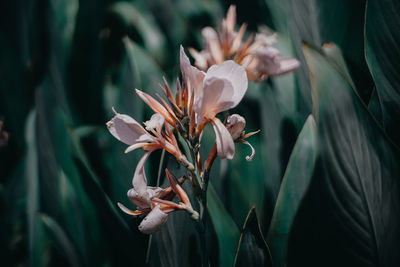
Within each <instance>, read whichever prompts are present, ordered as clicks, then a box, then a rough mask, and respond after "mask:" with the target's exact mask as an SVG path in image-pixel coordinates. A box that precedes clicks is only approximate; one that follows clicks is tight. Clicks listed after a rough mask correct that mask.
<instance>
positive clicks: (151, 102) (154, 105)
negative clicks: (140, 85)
mask: <svg viewBox="0 0 400 267" xmlns="http://www.w3.org/2000/svg"><path fill="white" fill-rule="evenodd" d="M136 93H137V94H138V95H139V97H140V98H141V99H142V100H143V101H144V102H145V103H146V104H147V105H148V106H149V107H150V108H151V109H152V110H153V111H154V112H157V113H160V114H161V115H163V116H164V118H165V120H166V121H167V122H168V123H169V124H171V125H175V123H174V120H173V118H172V117H171V115H170V114H169V113H168V111H167V109H166V108H165V107H164V106H163V105H161V104H160V103H159V102H158V101H157V100H155V99H154V98H153V97H152V96H150V95H148V94H146V93H144V92H142V91H140V90H139V89H136Z"/></svg>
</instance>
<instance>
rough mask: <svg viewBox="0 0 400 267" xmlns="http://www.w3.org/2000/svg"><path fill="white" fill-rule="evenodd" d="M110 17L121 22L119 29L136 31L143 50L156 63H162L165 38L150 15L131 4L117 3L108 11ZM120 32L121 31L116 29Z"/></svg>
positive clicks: (164, 54)
mask: <svg viewBox="0 0 400 267" xmlns="http://www.w3.org/2000/svg"><path fill="white" fill-rule="evenodd" d="M108 11H109V13H110V15H113V16H115V17H116V18H118V19H119V20H120V22H121V25H120V26H119V28H127V29H128V30H129V27H132V28H133V29H134V30H136V31H137V32H138V33H139V35H140V38H141V41H143V44H144V48H146V50H147V51H148V52H149V53H150V54H152V55H153V56H154V58H155V59H157V62H163V59H164V57H165V56H166V53H165V51H164V48H165V43H166V42H165V38H164V35H163V34H162V33H161V30H160V29H159V28H158V25H157V24H156V23H155V22H154V19H153V17H152V16H151V14H148V12H147V11H146V9H144V8H141V9H137V8H136V7H135V6H134V5H133V4H132V3H128V2H117V3H115V4H112V5H111V6H110V7H109V9H108ZM118 30H121V29H118Z"/></svg>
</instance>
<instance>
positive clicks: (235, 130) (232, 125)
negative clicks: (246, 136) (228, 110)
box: [226, 114, 246, 141]
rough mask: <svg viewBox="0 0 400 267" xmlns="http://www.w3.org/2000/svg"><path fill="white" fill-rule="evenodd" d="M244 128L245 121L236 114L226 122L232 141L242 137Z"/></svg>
mask: <svg viewBox="0 0 400 267" xmlns="http://www.w3.org/2000/svg"><path fill="white" fill-rule="evenodd" d="M245 127H246V120H245V119H244V118H243V117H242V116H240V115H238V114H233V115H231V116H229V117H228V119H227V120H226V128H227V129H228V131H229V133H230V134H231V136H232V139H233V140H234V141H236V140H237V139H238V138H240V136H242V134H243V132H244V128H245Z"/></svg>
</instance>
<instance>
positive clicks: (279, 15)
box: [265, 0, 372, 107]
mask: <svg viewBox="0 0 400 267" xmlns="http://www.w3.org/2000/svg"><path fill="white" fill-rule="evenodd" d="M265 1H266V3H267V6H268V7H269V8H270V11H271V15H272V21H273V23H274V25H275V26H276V28H277V30H278V32H279V33H281V34H284V35H286V36H287V37H289V38H291V39H292V41H293V44H294V50H295V54H296V55H297V58H298V59H299V60H300V61H301V63H302V66H301V67H300V69H299V70H298V71H296V73H297V74H298V75H297V78H298V88H299V93H300V97H299V101H303V104H304V105H305V106H308V107H311V98H310V95H309V94H310V81H309V77H308V70H307V68H306V62H305V59H304V56H303V53H302V42H303V41H306V42H309V43H312V44H314V45H317V46H318V47H319V46H321V45H322V44H323V43H326V42H334V43H336V44H337V45H338V46H339V47H340V48H341V50H342V51H343V54H344V57H345V59H346V61H347V63H348V65H349V71H350V73H351V75H352V76H353V80H354V83H355V84H356V86H357V88H358V89H359V90H358V91H359V94H360V95H361V97H362V98H363V99H364V100H365V101H367V100H368V99H369V96H370V94H371V92H372V79H371V77H370V76H369V72H368V67H367V65H366V62H365V58H364V53H363V51H364V12H365V2H366V1H365V0H362V1H348V0H337V1H323V0H315V1H309V0H265ZM338 17H340V19H338ZM303 104H302V105H303ZM300 107H301V106H300Z"/></svg>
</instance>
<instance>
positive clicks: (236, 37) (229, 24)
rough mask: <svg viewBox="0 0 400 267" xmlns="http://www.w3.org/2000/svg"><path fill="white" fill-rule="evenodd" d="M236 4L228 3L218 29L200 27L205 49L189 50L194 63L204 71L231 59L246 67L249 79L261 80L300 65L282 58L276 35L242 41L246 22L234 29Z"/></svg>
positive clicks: (263, 33) (257, 36)
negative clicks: (236, 29)
mask: <svg viewBox="0 0 400 267" xmlns="http://www.w3.org/2000/svg"><path fill="white" fill-rule="evenodd" d="M235 24H236V7H235V6H233V5H231V6H230V7H229V10H228V12H227V14H226V18H225V19H224V20H223V21H222V25H221V30H220V32H216V31H215V30H214V29H213V28H211V27H206V28H204V29H203V30H202V36H203V40H204V43H205V48H204V50H202V51H200V52H199V51H196V50H195V49H193V48H192V49H190V50H189V52H190V54H191V55H192V57H193V58H194V59H195V65H196V66H197V67H198V68H200V69H202V70H204V71H205V70H207V69H208V68H210V67H211V66H212V65H214V64H221V63H222V62H223V61H224V60H229V59H232V60H234V61H235V62H237V63H238V64H240V65H242V66H244V67H245V68H246V72H247V76H248V79H249V80H257V81H262V80H264V79H266V78H268V77H269V76H275V75H281V74H285V73H287V72H290V71H292V70H294V69H296V68H298V67H299V65H300V63H299V61H298V60H297V59H294V58H290V57H282V56H281V55H280V52H279V50H278V49H276V48H274V47H272V45H273V44H275V43H276V42H277V40H276V37H277V36H276V34H275V33H274V34H270V33H268V32H262V33H257V34H256V37H255V40H253V39H254V35H253V34H251V35H250V36H249V37H248V38H247V39H246V40H245V41H244V40H243V37H244V34H245V32H246V24H242V26H241V27H240V29H239V31H238V32H236V31H235Z"/></svg>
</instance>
